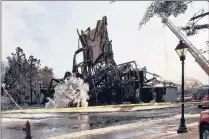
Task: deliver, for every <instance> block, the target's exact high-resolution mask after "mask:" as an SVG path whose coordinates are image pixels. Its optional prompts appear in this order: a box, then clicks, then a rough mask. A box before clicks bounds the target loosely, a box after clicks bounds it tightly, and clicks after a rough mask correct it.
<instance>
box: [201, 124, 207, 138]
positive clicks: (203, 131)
mask: <svg viewBox="0 0 209 139" xmlns="http://www.w3.org/2000/svg"><path fill="white" fill-rule="evenodd" d="M200 139H209V125H208V124H202V125H201V126H200Z"/></svg>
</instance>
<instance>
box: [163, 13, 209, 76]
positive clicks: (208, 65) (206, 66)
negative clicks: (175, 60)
mask: <svg viewBox="0 0 209 139" xmlns="http://www.w3.org/2000/svg"><path fill="white" fill-rule="evenodd" d="M161 18H162V21H163V23H165V24H166V25H167V26H168V28H169V29H170V30H171V31H172V32H173V33H174V34H175V35H176V36H177V38H179V39H180V40H182V41H183V42H184V43H185V44H186V45H187V46H188V51H189V52H190V54H191V55H192V56H193V57H194V59H195V62H197V63H198V64H199V66H200V67H201V68H202V69H203V70H204V71H205V73H206V74H207V75H208V76H209V62H208V60H207V59H206V58H205V57H204V56H203V55H202V53H201V52H199V50H197V48H195V46H194V45H193V44H192V43H191V42H190V41H189V40H188V39H187V38H186V37H185V36H184V35H183V34H182V33H181V32H180V30H179V29H178V28H177V27H175V25H174V24H173V23H172V22H171V21H170V20H169V19H168V18H167V17H163V16H162V17H161Z"/></svg>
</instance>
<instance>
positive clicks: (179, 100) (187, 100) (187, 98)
mask: <svg viewBox="0 0 209 139" xmlns="http://www.w3.org/2000/svg"><path fill="white" fill-rule="evenodd" d="M184 101H185V102H189V101H192V96H184ZM176 102H181V96H178V97H177V100H176Z"/></svg>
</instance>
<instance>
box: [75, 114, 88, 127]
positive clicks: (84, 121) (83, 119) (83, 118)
mask: <svg viewBox="0 0 209 139" xmlns="http://www.w3.org/2000/svg"><path fill="white" fill-rule="evenodd" d="M78 121H79V123H80V124H79V125H78V126H79V128H80V129H81V130H89V129H90V126H89V115H79V116H78Z"/></svg>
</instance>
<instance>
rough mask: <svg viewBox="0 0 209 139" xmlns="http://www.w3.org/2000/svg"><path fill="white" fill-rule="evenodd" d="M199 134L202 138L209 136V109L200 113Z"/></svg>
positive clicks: (206, 138) (205, 138)
mask: <svg viewBox="0 0 209 139" xmlns="http://www.w3.org/2000/svg"><path fill="white" fill-rule="evenodd" d="M199 135H200V139H208V138H209V110H207V111H202V112H201V113H200V122H199Z"/></svg>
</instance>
